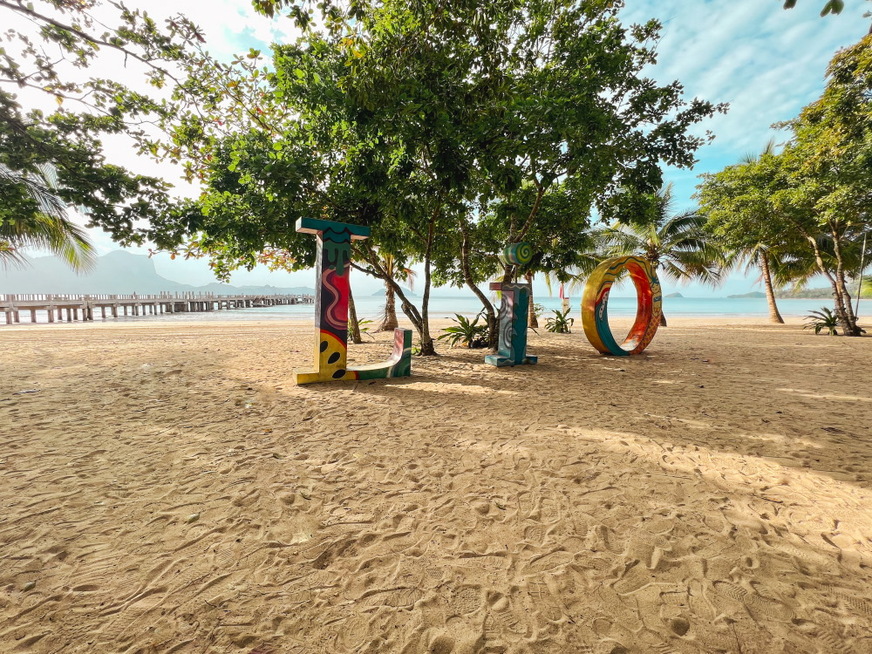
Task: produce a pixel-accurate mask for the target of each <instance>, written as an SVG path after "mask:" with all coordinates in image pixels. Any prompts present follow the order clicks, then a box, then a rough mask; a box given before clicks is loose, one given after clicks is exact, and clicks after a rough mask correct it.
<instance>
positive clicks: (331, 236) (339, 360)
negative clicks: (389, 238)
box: [295, 218, 412, 384]
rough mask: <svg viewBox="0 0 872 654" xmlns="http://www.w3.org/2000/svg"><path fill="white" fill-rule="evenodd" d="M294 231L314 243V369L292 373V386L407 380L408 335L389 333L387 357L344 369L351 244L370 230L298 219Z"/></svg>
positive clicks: (399, 331) (409, 367) (409, 371)
mask: <svg viewBox="0 0 872 654" xmlns="http://www.w3.org/2000/svg"><path fill="white" fill-rule="evenodd" d="M297 231H298V232H301V233H305V234H314V235H315V236H316V238H317V239H318V253H317V261H316V279H317V280H318V281H319V284H318V287H317V288H316V289H315V326H316V332H315V352H314V354H315V357H314V358H315V367H314V369H312V370H299V371H297V372H296V375H295V376H296V381H297V384H311V383H315V382H326V381H339V380H348V379H384V378H388V377H407V376H409V375H410V374H412V332H411V330H409V329H397V330H394V347H393V352H392V353H391V357H390V358H389V359H388V360H387V361H384V362H382V363H377V364H372V365H368V366H360V367H349V366H348V297H349V293H350V288H351V287H350V284H349V274H350V272H351V241H352V240H358V239H365V238H367V237H368V236H369V228H368V227H361V226H359V225H349V224H346V223H336V222H331V221H327V220H315V219H311V218H302V219H300V220H299V221H298V222H297Z"/></svg>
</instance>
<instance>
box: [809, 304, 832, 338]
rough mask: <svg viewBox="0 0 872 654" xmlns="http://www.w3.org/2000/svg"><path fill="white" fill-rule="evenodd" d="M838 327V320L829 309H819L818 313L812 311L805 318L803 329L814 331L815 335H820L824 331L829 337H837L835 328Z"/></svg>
mask: <svg viewBox="0 0 872 654" xmlns="http://www.w3.org/2000/svg"><path fill="white" fill-rule="evenodd" d="M838 326H839V318H838V316H836V314H834V313H833V312H832V311H831V310H830V309H829V308H827V307H821V310H820V311H812V312H811V313H810V314H808V315H807V316H806V317H805V327H803V329H814V333H815V334H820V333H821V332H822V331H823V330H824V329H826V330H827V333H828V334H829V335H830V336H838V335H839V332H838V331H836V327H838Z"/></svg>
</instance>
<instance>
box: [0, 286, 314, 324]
mask: <svg viewBox="0 0 872 654" xmlns="http://www.w3.org/2000/svg"><path fill="white" fill-rule="evenodd" d="M314 302H315V298H314V297H313V296H311V295H215V294H214V293H160V294H158V295H138V294H136V293H134V294H132V295H41V294H29V295H3V294H0V313H4V314H5V315H6V324H7V325H11V324H13V323H20V322H21V313H22V312H25V315H26V312H30V322H33V323H35V322H37V318H38V317H44V318H46V319H47V321H48V322H55V318H57V320H58V321H59V322H60V321H63V320H64V317H66V321H67V322H72V321H74V320H86V321H87V320H94V314H95V312H98V313H99V316H100V317H101V318H103V319H105V318H118V317H120V316H145V315H149V314H150V315H159V314H163V313H185V312H195V311H216V310H217V311H221V310H227V309H248V308H252V307H272V306H277V305H287V304H313V303H314Z"/></svg>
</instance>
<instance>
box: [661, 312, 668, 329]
mask: <svg viewBox="0 0 872 654" xmlns="http://www.w3.org/2000/svg"><path fill="white" fill-rule="evenodd" d="M660 326H661V327H668V326H669V325H667V324H666V314H665V313H663V311H662V310H661V311H660Z"/></svg>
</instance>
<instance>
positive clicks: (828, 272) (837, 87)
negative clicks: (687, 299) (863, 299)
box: [699, 35, 872, 335]
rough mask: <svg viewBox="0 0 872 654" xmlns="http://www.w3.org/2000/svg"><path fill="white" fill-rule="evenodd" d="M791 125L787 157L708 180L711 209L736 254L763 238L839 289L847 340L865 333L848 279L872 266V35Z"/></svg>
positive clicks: (841, 56)
mask: <svg viewBox="0 0 872 654" xmlns="http://www.w3.org/2000/svg"><path fill="white" fill-rule="evenodd" d="M784 126H785V127H788V128H790V130H791V131H792V138H791V139H790V141H789V142H788V144H787V145H786V147H785V148H784V150H783V151H782V152H781V153H779V154H774V153H766V154H764V155H761V156H760V157H759V159H758V160H756V161H752V162H748V163H745V164H741V165H737V166H731V167H728V168H726V169H725V170H723V171H721V172H719V173H716V174H713V175H706V176H704V181H703V184H702V185H701V186H700V192H699V197H700V199H701V203H702V206H703V210H704V211H706V212H707V213H708V214H709V216H710V220H711V225H712V226H713V228H714V229H715V231H716V232H717V233H718V234H720V235H721V236H722V237H725V238H727V239H728V240H729V241H730V242H732V243H733V244H734V245H735V246H736V247H738V248H743V247H744V248H747V247H748V246H749V245H750V243H751V242H752V241H754V240H755V239H756V240H757V242H758V243H759V244H761V245H763V246H766V247H767V248H769V249H770V251H771V252H773V253H774V254H777V255H779V256H780V257H789V258H791V259H792V260H793V262H794V264H795V266H794V271H793V276H794V277H796V276H799V277H800V278H802V277H807V276H808V272H809V268H810V265H809V264H810V262H813V265H814V269H815V270H816V271H817V272H818V273H820V274H822V275H824V276H825V277H826V278H827V279H828V280H829V282H830V284H831V285H832V288H833V296H834V299H835V313H836V315H837V316H838V318H839V321H840V322H841V323H842V327H843V330H844V333H845V334H848V335H856V334H859V333H860V329H859V327H858V326H857V323H856V316H855V315H854V311H853V308H852V306H851V295H850V292H849V288H848V279H849V278H850V277H856V276H858V275H859V274H860V272H861V271H860V270H859V268H860V261H861V260H863V259H864V258H865V260H866V261H868V260H869V254H868V252H867V253H866V254H865V257H864V253H863V252H862V249H863V245H862V244H863V238H862V237H863V235H864V234H865V233H867V232H868V231H870V229H872V35H869V36H866V37H865V38H863V39H862V40H861V41H860V42H859V43H857V44H856V45H854V46H851V47H849V48H845V49H844V50H841V51H840V52H838V53H837V54H836V55H835V57H834V58H833V60H832V61H831V62H830V65H829V67H828V69H827V84H826V87H825V89H824V92H823V94H822V95H821V97H820V98H819V99H818V100H816V101H814V102H812V103H811V104H809V105H808V106H807V107H805V108H804V109H803V110H802V112H801V113H800V115H799V116H798V117H797V118H796V119H794V120H792V121H789V122H788V123H785V125H784ZM867 247H868V246H867ZM788 273H789V269H788Z"/></svg>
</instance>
